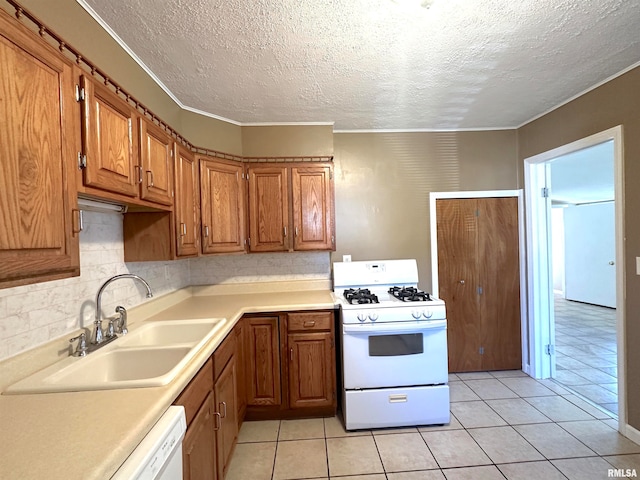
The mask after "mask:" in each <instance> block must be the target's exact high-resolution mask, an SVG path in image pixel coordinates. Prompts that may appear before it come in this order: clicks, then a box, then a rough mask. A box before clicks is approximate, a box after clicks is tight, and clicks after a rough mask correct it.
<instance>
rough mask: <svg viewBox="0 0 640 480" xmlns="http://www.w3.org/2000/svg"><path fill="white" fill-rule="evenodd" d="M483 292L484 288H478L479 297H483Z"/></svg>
mask: <svg viewBox="0 0 640 480" xmlns="http://www.w3.org/2000/svg"><path fill="white" fill-rule="evenodd" d="M482 292H483V290H482V287H478V295H482Z"/></svg>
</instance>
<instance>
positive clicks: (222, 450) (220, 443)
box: [213, 357, 238, 478]
mask: <svg viewBox="0 0 640 480" xmlns="http://www.w3.org/2000/svg"><path fill="white" fill-rule="evenodd" d="M213 390H214V394H215V401H216V411H217V412H218V413H219V414H220V429H219V430H218V431H217V432H216V445H217V449H218V450H217V452H218V478H224V476H225V474H226V471H227V467H228V465H229V461H230V460H231V452H232V451H233V447H234V445H235V443H236V440H237V439H238V416H237V415H238V402H237V398H236V362H235V358H233V357H232V358H231V360H229V363H227V366H226V367H224V370H222V373H221V374H220V376H219V377H218V379H217V380H216V382H215V385H214V387H213Z"/></svg>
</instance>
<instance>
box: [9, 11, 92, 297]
mask: <svg viewBox="0 0 640 480" xmlns="http://www.w3.org/2000/svg"><path fill="white" fill-rule="evenodd" d="M75 108H77V107H76V102H75V98H74V84H73V77H72V67H71V66H70V65H68V64H67V63H66V62H65V61H64V60H63V59H62V58H60V57H59V56H58V55H57V54H56V53H55V52H54V51H53V50H52V49H50V47H48V46H45V45H44V44H43V43H41V42H40V41H39V40H38V39H37V38H36V37H35V36H34V35H33V33H32V32H30V31H28V30H27V29H26V27H23V26H22V25H17V24H15V21H14V20H12V19H10V17H9V15H7V14H6V13H5V12H3V11H0V117H1V118H2V127H1V128H0V158H1V160H0V225H1V228H0V286H1V287H9V286H15V285H23V284H26V283H33V282H35V281H44V280H53V279H55V278H64V277H71V276H77V275H79V274H80V271H79V263H80V262H79V250H78V236H77V234H74V233H73V231H72V229H73V225H72V224H73V223H74V218H75V216H74V215H72V213H73V212H72V210H73V209H76V208H77V201H76V191H75V188H74V183H73V176H72V174H73V170H72V165H73V163H74V162H73V159H74V158H75V157H76V152H77V146H78V144H77V142H78V141H79V139H78V137H77V136H76V134H75V133H74V132H75V129H74V121H73V117H74V114H75V113H74V110H75ZM76 214H77V212H76Z"/></svg>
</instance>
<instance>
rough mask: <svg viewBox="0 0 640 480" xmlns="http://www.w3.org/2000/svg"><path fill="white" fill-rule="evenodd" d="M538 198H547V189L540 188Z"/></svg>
mask: <svg viewBox="0 0 640 480" xmlns="http://www.w3.org/2000/svg"><path fill="white" fill-rule="evenodd" d="M540 196H541V197H542V198H549V188H547V187H542V188H541V189H540Z"/></svg>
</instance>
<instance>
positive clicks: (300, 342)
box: [288, 332, 335, 408]
mask: <svg viewBox="0 0 640 480" xmlns="http://www.w3.org/2000/svg"><path fill="white" fill-rule="evenodd" d="M288 341H289V352H290V355H289V357H290V358H289V407H290V408H307V407H326V406H331V405H332V403H333V402H334V401H335V373H334V370H333V369H332V368H331V367H332V366H333V365H335V363H334V362H332V358H333V356H334V355H333V334H332V333H331V332H318V333H292V334H289V338H288Z"/></svg>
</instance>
